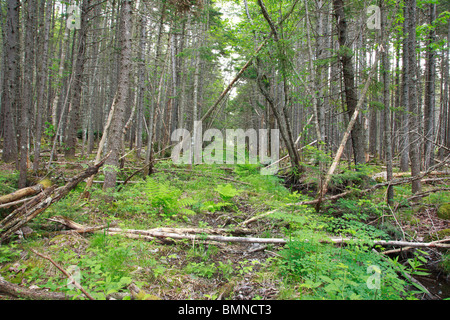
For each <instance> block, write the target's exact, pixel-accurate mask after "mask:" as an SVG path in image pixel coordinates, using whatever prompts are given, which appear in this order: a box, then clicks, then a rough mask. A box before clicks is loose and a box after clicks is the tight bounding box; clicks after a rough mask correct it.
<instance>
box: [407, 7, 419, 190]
mask: <svg viewBox="0 0 450 320" xmlns="http://www.w3.org/2000/svg"><path fill="white" fill-rule="evenodd" d="M405 5H406V6H405V9H406V10H408V20H407V26H408V29H407V33H408V34H407V38H408V56H407V59H408V75H409V77H408V79H407V86H408V100H409V101H408V104H409V107H408V112H409V143H410V148H409V158H410V161H411V174H412V176H413V177H415V176H417V175H419V174H420V149H419V146H420V143H419V141H420V138H419V135H418V132H419V131H418V130H419V119H418V118H419V110H418V103H417V93H416V89H417V59H416V46H417V45H416V0H406V1H405ZM420 190H421V185H420V180H414V181H413V182H412V192H413V193H417V192H420Z"/></svg>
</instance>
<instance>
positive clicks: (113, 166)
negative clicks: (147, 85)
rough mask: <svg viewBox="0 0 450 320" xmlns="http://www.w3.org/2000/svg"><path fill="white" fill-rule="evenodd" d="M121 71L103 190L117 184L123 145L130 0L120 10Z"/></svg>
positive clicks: (130, 21)
mask: <svg viewBox="0 0 450 320" xmlns="http://www.w3.org/2000/svg"><path fill="white" fill-rule="evenodd" d="M120 16H121V19H120V44H121V51H120V72H119V79H118V86H117V92H116V97H115V99H114V104H115V106H113V107H114V109H115V110H114V115H113V118H112V122H111V127H110V129H109V138H108V150H110V151H111V156H110V157H109V158H108V160H107V161H106V165H107V166H108V168H106V170H105V171H106V172H105V184H104V185H103V190H104V191H107V190H109V189H112V188H114V187H115V186H116V180H117V171H116V170H117V169H118V168H119V157H120V151H121V147H122V134H123V125H124V116H125V109H126V103H127V100H128V92H129V78H130V71H131V30H132V5H131V1H130V0H123V1H122V4H121V11H120Z"/></svg>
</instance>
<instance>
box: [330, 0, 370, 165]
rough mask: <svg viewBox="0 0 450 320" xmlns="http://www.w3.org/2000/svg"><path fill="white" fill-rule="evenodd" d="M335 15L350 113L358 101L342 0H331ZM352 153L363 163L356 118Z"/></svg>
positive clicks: (360, 127) (361, 135) (361, 130)
mask: <svg viewBox="0 0 450 320" xmlns="http://www.w3.org/2000/svg"><path fill="white" fill-rule="evenodd" d="M333 7H334V11H335V17H336V20H337V29H338V41H339V56H340V60H341V64H342V71H343V77H344V91H345V101H346V104H347V112H348V113H349V115H352V114H353V113H354V112H355V110H356V105H357V103H358V98H357V92H356V87H355V72H354V67H353V61H352V58H353V53H352V51H351V48H350V42H349V41H348V30H347V20H346V17H345V12H344V1H343V0H333ZM351 137H352V145H353V154H354V156H355V164H356V165H358V164H364V163H365V162H366V160H365V141H364V140H365V139H364V127H363V124H362V123H361V121H360V120H359V119H358V120H357V121H356V122H355V125H354V127H353V129H352V132H351Z"/></svg>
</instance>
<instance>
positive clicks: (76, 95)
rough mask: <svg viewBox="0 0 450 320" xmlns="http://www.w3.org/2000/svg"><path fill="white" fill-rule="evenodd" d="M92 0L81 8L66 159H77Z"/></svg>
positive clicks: (87, 1) (84, 0)
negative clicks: (89, 14) (89, 12)
mask: <svg viewBox="0 0 450 320" xmlns="http://www.w3.org/2000/svg"><path fill="white" fill-rule="evenodd" d="M90 4H91V0H83V5H82V8H81V24H80V26H81V28H80V30H78V41H77V48H76V52H77V59H76V62H75V70H74V72H75V77H74V80H73V88H72V93H73V96H72V100H71V108H70V110H69V114H68V117H67V131H66V146H65V152H64V155H65V156H66V158H73V157H75V149H76V145H77V129H78V127H79V125H80V123H79V122H80V111H81V93H82V91H83V73H84V66H85V64H86V38H87V27H88V10H89V7H90Z"/></svg>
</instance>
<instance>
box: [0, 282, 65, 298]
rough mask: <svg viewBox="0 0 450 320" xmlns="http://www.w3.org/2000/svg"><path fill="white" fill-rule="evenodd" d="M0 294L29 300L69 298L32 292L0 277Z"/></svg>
mask: <svg viewBox="0 0 450 320" xmlns="http://www.w3.org/2000/svg"><path fill="white" fill-rule="evenodd" d="M0 292H1V293H4V294H7V295H9V296H12V297H16V298H21V299H31V300H69V299H72V297H71V296H68V295H66V294H65V293H62V292H47V291H44V290H34V289H29V288H24V287H21V286H18V285H17V284H14V283H10V282H8V281H6V280H3V279H2V278H1V277H0Z"/></svg>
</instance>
